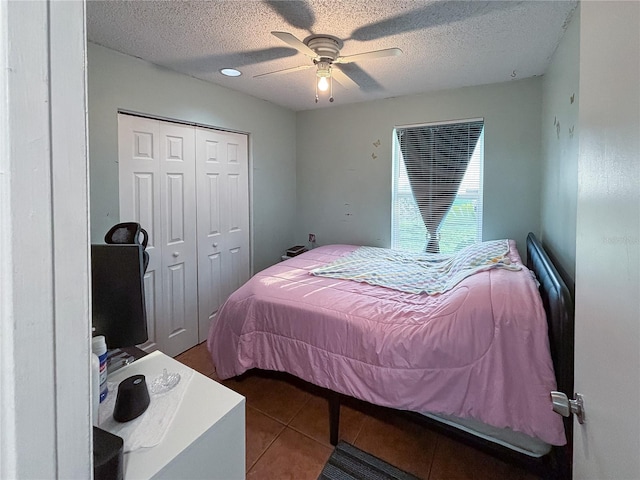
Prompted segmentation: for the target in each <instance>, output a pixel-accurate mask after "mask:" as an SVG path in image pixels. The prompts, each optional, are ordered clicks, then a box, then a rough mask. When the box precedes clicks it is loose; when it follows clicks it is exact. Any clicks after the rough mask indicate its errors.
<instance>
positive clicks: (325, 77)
mask: <svg viewBox="0 0 640 480" xmlns="http://www.w3.org/2000/svg"><path fill="white" fill-rule="evenodd" d="M316 77H317V79H318V83H317V86H318V90H320V91H321V92H326V91H327V90H328V89H329V79H330V78H331V65H330V64H329V62H318V69H317V70H316Z"/></svg>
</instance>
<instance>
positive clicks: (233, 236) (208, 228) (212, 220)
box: [196, 128, 249, 341]
mask: <svg viewBox="0 0 640 480" xmlns="http://www.w3.org/2000/svg"><path fill="white" fill-rule="evenodd" d="M247 153H248V148H247V136H246V135H241V134H234V133H228V132H221V131H218V130H210V129H205V128H196V176H197V188H198V266H199V268H198V291H199V302H200V303H199V309H200V316H199V318H200V329H199V339H200V341H203V340H205V339H206V338H207V335H208V332H209V328H210V325H211V322H213V321H214V320H215V316H216V313H217V311H218V309H219V308H220V306H221V305H222V303H224V301H225V300H226V299H227V297H228V296H229V295H230V294H231V293H232V292H233V291H234V290H235V289H237V288H238V287H240V285H242V283H244V281H246V280H247V279H248V278H249V248H248V245H249V236H248V229H249V202H248V196H249V194H248V189H249V180H248V157H247ZM238 234H239V235H238ZM242 236H245V237H246V241H245V240H244V239H242V238H241V237H242ZM239 239H240V240H239ZM239 250H241V251H242V253H241V254H240V255H239V257H242V256H246V260H242V261H240V260H238V261H236V260H234V259H233V258H232V255H233V253H232V252H233V251H239ZM235 265H238V266H235ZM234 276H235V277H237V278H240V279H242V280H241V281H239V280H234V279H233V278H234Z"/></svg>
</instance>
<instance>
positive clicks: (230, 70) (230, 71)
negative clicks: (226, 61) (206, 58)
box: [220, 68, 242, 77]
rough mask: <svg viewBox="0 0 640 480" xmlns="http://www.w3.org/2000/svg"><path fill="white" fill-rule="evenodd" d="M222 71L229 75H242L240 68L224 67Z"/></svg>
mask: <svg viewBox="0 0 640 480" xmlns="http://www.w3.org/2000/svg"><path fill="white" fill-rule="evenodd" d="M220 73H221V74H223V75H226V76H227V77H239V76H240V75H242V72H241V71H240V70H236V69H235V68H223V69H221V70H220Z"/></svg>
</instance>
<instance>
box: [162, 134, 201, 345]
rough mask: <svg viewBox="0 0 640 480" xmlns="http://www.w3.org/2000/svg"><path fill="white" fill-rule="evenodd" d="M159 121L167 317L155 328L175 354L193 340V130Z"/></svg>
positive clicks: (195, 318)
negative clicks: (159, 326) (158, 327)
mask: <svg viewBox="0 0 640 480" xmlns="http://www.w3.org/2000/svg"><path fill="white" fill-rule="evenodd" d="M159 123H160V159H161V161H160V173H161V176H162V183H161V186H160V198H161V201H162V205H161V209H162V268H163V269H164V271H163V273H162V283H163V292H164V295H163V301H164V311H165V313H166V315H167V317H166V321H164V322H162V326H161V328H160V329H158V335H159V336H160V338H161V339H162V340H161V344H162V347H161V348H162V351H163V352H164V353H166V354H167V355H170V356H174V355H177V354H179V353H181V352H183V351H185V350H187V349H188V348H191V347H192V346H194V345H196V344H197V343H198V266H197V262H196V192H195V131H194V128H193V127H190V126H185V125H177V124H172V123H167V122H159Z"/></svg>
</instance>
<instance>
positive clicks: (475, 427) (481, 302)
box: [208, 234, 573, 477]
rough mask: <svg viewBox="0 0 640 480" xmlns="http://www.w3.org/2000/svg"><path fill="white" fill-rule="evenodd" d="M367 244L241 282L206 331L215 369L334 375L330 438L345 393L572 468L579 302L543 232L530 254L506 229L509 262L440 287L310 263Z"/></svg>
mask: <svg viewBox="0 0 640 480" xmlns="http://www.w3.org/2000/svg"><path fill="white" fill-rule="evenodd" d="M360 251H361V250H360V249H359V247H356V246H351V245H329V246H324V247H319V248H316V249H313V250H311V251H309V252H307V253H304V254H302V255H299V256H297V257H294V258H292V259H289V260H286V261H284V262H281V263H279V264H277V265H274V266H272V267H269V268H267V269H266V270H264V271H262V272H260V273H258V274H256V275H255V276H254V277H253V278H252V279H251V280H250V281H249V282H247V283H246V284H245V285H243V286H242V287H241V288H240V289H238V290H237V291H236V292H234V293H233V294H232V295H231V297H230V298H229V300H227V302H225V304H224V305H223V307H222V308H221V309H220V311H219V313H218V317H217V319H216V322H215V323H214V324H213V325H212V328H211V330H210V334H209V338H208V348H209V351H210V352H211V355H212V359H213V363H214V365H215V366H216V372H217V374H218V376H219V377H220V378H222V379H225V378H230V377H234V376H238V375H241V374H243V373H244V372H246V371H247V370H250V369H254V368H256V369H263V370H273V371H281V372H287V373H289V374H292V375H294V376H296V377H298V378H301V379H302V380H305V381H307V382H310V383H312V384H314V385H317V386H320V387H323V388H325V389H327V392H329V400H330V402H329V405H330V418H331V442H332V443H333V444H335V443H337V440H338V438H337V437H338V434H337V432H338V422H339V407H340V402H341V400H342V399H343V398H344V397H345V396H346V397H354V398H357V399H360V400H364V401H367V402H370V403H373V404H376V405H380V406H384V407H389V408H394V409H399V410H403V411H406V412H407V414H408V415H412V416H413V417H414V418H416V420H417V421H420V422H422V423H425V424H428V425H431V426H432V427H434V428H436V429H438V430H439V431H441V432H443V433H446V434H448V435H450V436H453V437H455V438H457V439H458V440H462V441H464V442H465V443H468V444H471V445H473V446H476V447H478V448H480V449H482V450H484V451H486V452H489V453H492V454H494V455H496V456H498V457H500V458H503V459H505V460H508V461H512V462H515V463H518V464H520V465H521V466H524V467H526V468H528V469H530V470H532V471H535V472H536V473H539V474H542V475H543V476H549V477H550V476H556V477H565V476H567V475H569V474H570V461H569V459H570V458H571V456H570V445H571V424H570V422H566V424H565V423H563V420H562V417H560V416H559V415H558V414H556V413H555V412H553V410H552V404H551V400H550V394H549V392H550V391H552V390H556V389H560V390H562V391H564V392H566V393H572V387H573V385H572V378H573V363H572V362H573V350H572V342H573V312H572V309H573V307H572V303H571V298H570V295H569V293H568V289H567V287H566V285H565V284H564V282H563V281H562V278H561V277H560V275H559V274H558V272H557V270H556V269H555V268H554V266H553V263H552V262H551V261H550V259H549V257H548V256H547V255H546V253H545V252H544V249H543V248H542V246H541V245H540V243H539V242H538V241H537V239H536V238H535V236H534V235H533V234H530V235H529V237H528V239H527V257H528V262H527V265H526V267H528V268H526V267H525V265H524V264H523V263H522V259H521V257H520V254H519V252H518V251H517V249H516V248H515V242H513V241H508V251H507V252H506V254H505V260H506V262H505V263H506V264H508V266H509V267H510V268H490V269H489V268H487V269H481V271H478V272H477V273H474V274H473V275H470V276H466V277H464V278H462V279H461V280H459V281H458V282H457V283H456V285H455V287H454V288H452V289H450V290H447V291H445V292H444V293H436V294H432V295H427V294H424V293H422V294H421V293H408V292H405V291H399V290H396V289H394V288H388V287H383V286H379V285H372V284H370V283H367V282H365V281H354V279H339V278H332V277H330V276H317V275H312V274H311V273H310V272H312V271H313V272H318V271H320V272H322V271H323V270H325V272H324V273H326V269H327V267H331V266H333V265H336V264H339V263H340V262H341V261H343V263H344V259H346V258H352V257H353V256H354V255H355V254H356V253H357V252H360ZM347 263H348V262H347ZM329 270H331V269H330V268H329ZM534 275H535V276H534ZM538 292H539V293H540V294H538ZM488 386H490V387H491V388H487V387H488Z"/></svg>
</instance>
